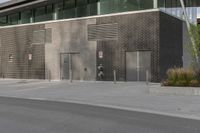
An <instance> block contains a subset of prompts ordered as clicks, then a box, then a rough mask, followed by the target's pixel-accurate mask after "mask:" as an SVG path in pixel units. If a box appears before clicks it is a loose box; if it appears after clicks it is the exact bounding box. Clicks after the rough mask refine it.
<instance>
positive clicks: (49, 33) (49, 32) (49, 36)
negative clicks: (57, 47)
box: [45, 28, 52, 43]
mask: <svg viewBox="0 0 200 133" xmlns="http://www.w3.org/2000/svg"><path fill="white" fill-rule="evenodd" d="M45 41H46V43H52V29H51V28H48V29H46V38H45Z"/></svg>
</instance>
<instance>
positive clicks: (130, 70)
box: [126, 51, 151, 81]
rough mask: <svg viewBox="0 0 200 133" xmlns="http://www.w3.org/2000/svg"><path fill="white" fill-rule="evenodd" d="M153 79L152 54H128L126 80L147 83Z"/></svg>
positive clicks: (144, 52) (145, 52) (147, 52)
mask: <svg viewBox="0 0 200 133" xmlns="http://www.w3.org/2000/svg"><path fill="white" fill-rule="evenodd" d="M147 78H148V80H150V78H151V52H150V51H136V52H126V80H127V81H146V80H147Z"/></svg>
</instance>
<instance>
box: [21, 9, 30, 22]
mask: <svg viewBox="0 0 200 133" xmlns="http://www.w3.org/2000/svg"><path fill="white" fill-rule="evenodd" d="M31 17H32V11H31V10H27V11H22V12H21V23H22V24H25V23H30V22H31Z"/></svg>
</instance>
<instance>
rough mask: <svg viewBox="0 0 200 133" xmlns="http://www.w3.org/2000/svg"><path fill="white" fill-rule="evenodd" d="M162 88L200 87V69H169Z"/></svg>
mask: <svg viewBox="0 0 200 133" xmlns="http://www.w3.org/2000/svg"><path fill="white" fill-rule="evenodd" d="M162 86H173V87H200V69H198V70H193V69H183V68H173V69H169V70H168V71H167V79H166V80H164V81H163V82H162Z"/></svg>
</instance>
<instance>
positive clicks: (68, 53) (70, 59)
mask: <svg viewBox="0 0 200 133" xmlns="http://www.w3.org/2000/svg"><path fill="white" fill-rule="evenodd" d="M75 54H80V52H63V53H62V52H61V53H60V80H64V79H63V78H62V56H63V55H69V62H70V63H69V65H70V64H71V62H72V56H71V55H75ZM69 69H70V68H69ZM66 80H67V79H66ZM69 80H71V81H72V79H70V78H69Z"/></svg>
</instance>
